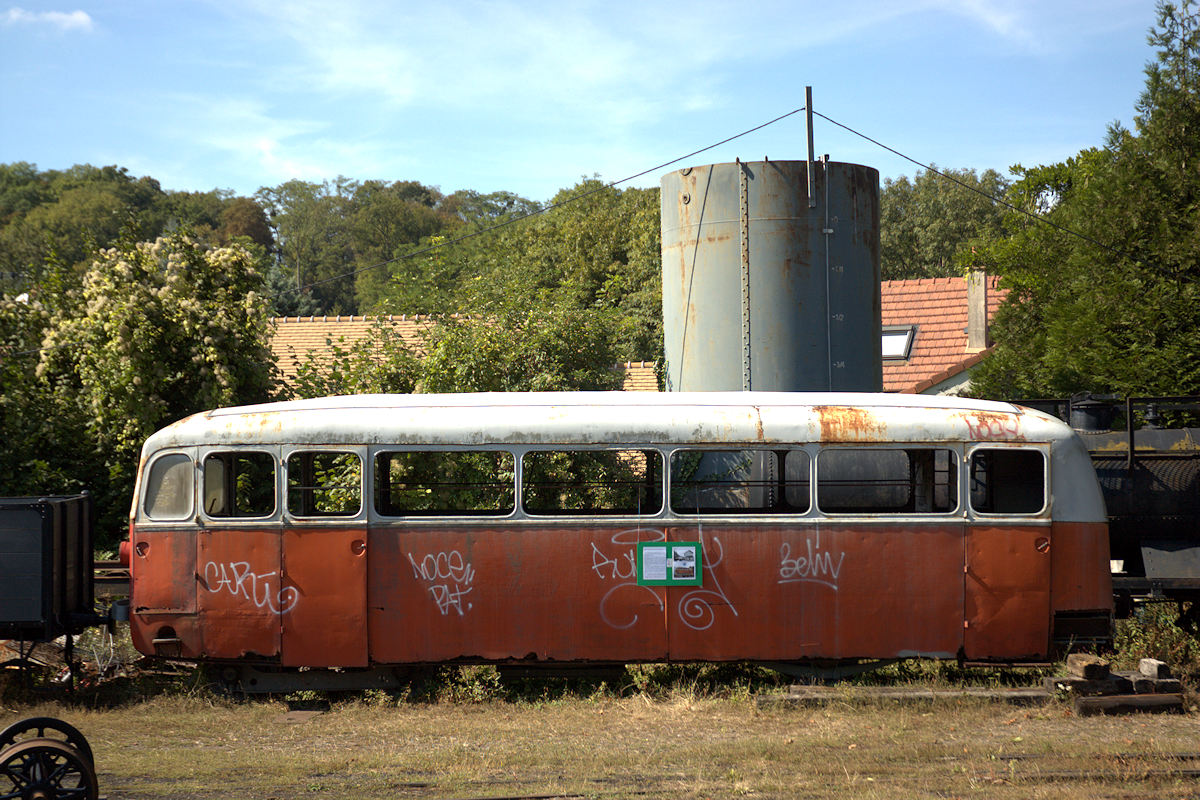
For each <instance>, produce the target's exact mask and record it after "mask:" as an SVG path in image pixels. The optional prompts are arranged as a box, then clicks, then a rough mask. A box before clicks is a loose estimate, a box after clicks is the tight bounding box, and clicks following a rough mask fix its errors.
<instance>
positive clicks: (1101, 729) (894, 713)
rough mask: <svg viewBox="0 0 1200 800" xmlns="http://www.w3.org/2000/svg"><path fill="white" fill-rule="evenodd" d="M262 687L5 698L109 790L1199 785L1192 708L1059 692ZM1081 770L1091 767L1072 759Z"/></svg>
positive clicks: (1174, 790) (271, 793) (963, 793)
mask: <svg viewBox="0 0 1200 800" xmlns="http://www.w3.org/2000/svg"><path fill="white" fill-rule="evenodd" d="M286 711H287V708H286V706H284V705H283V704H282V703H279V702H270V701H248V702H232V701H222V700H211V699H197V698H180V697H173V698H168V697H164V698H158V699H154V700H151V701H149V702H145V703H141V704H137V705H132V706H129V707H125V708H119V709H115V710H110V711H87V710H81V709H77V708H71V707H65V706H57V705H40V706H28V707H22V708H7V709H4V710H3V713H0V725H6V724H8V723H9V722H11V721H13V720H16V719H20V718H24V717H28V716H34V715H49V716H58V717H60V718H62V719H66V720H67V721H69V722H71V723H72V724H74V725H76V726H77V727H79V728H80V729H81V730H82V731H83V732H84V733H85V735H87V737H88V739H89V740H90V742H91V744H92V747H93V749H94V750H95V752H96V757H97V766H98V769H99V772H100V785H101V792H102V794H104V795H106V796H108V797H111V798H127V799H128V800H138V799H139V798H165V799H166V800H172V799H176V800H183V799H184V798H188V799H191V798H196V799H197V800H200V799H206V798H214V799H215V798H234V797H256V798H320V797H339V798H340V797H344V796H349V795H358V796H368V797H384V796H386V797H413V798H446V797H480V798H482V797H499V796H506V797H511V796H521V795H554V794H562V795H578V796H586V797H597V798H623V797H647V796H649V797H696V798H701V797H703V798H724V797H729V798H733V797H801V798H803V797H811V798H818V797H832V796H837V797H867V798H869V797H880V798H883V797H888V798H893V797H943V798H944V797H967V796H975V797H989V798H991V797H997V798H1018V797H1021V798H1024V797H1047V798H1049V797H1054V798H1060V797H1079V798H1083V797H1088V798H1091V797H1114V798H1115V797H1163V798H1168V797H1170V798H1177V797H1195V796H1197V794H1198V793H1200V791H1198V790H1200V782H1197V781H1196V780H1194V779H1185V778H1181V777H1179V776H1178V775H1176V776H1174V777H1172V776H1170V775H1166V774H1159V773H1151V772H1149V771H1150V770H1166V769H1170V768H1177V767H1179V766H1190V767H1200V763H1197V762H1179V761H1175V760H1170V761H1169V760H1166V759H1164V756H1165V755H1169V754H1177V753H1183V752H1192V753H1194V752H1196V751H1197V750H1200V746H1198V744H1197V742H1198V741H1200V736H1198V734H1200V723H1198V721H1197V718H1196V717H1195V716H1193V715H1162V716H1139V717H1119V718H1097V719H1087V720H1083V719H1077V718H1075V717H1073V716H1072V715H1071V714H1070V712H1069V710H1068V708H1067V707H1066V706H1064V705H1052V706H1049V707H1046V708H1036V709H1033V708H1030V709H1014V708H1012V707H1008V706H1003V705H997V704H992V703H988V702H986V701H980V700H964V701H960V702H937V703H926V704H922V705H907V704H896V703H893V702H891V701H877V700H871V699H868V698H866V697H865V696H864V695H863V694H862V693H861V692H858V691H857V690H848V691H847V692H846V694H845V697H844V700H843V701H842V702H839V703H837V704H835V705H832V706H827V707H824V708H820V709H800V710H788V709H776V708H772V709H759V708H758V707H757V705H756V704H755V703H753V702H749V701H747V700H745V699H728V698H726V699H711V698H697V697H692V696H674V697H670V698H668V699H665V700H651V699H648V698H646V697H645V696H635V697H630V698H620V699H614V698H602V699H573V700H558V701H555V702H548V703H511V702H488V703H482V704H471V705H460V704H451V703H433V704H416V703H400V704H393V703H380V702H366V701H358V702H345V703H338V704H334V706H333V707H332V709H331V710H330V711H329V712H327V713H324V714H320V715H318V716H315V717H312V718H310V719H309V720H308V721H306V722H303V723H288V722H284V721H282V720H283V719H284V718H285V715H286ZM1085 773H1088V774H1093V777H1088V775H1087V774H1085Z"/></svg>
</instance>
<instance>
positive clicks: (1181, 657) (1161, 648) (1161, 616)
mask: <svg viewBox="0 0 1200 800" xmlns="http://www.w3.org/2000/svg"><path fill="white" fill-rule="evenodd" d="M1179 619H1180V611H1179V609H1178V608H1177V607H1176V606H1174V605H1172V604H1170V603H1150V604H1146V605H1141V606H1138V607H1137V609H1136V610H1135V612H1134V614H1133V616H1131V617H1129V618H1128V619H1121V620H1117V623H1116V630H1115V632H1114V636H1113V649H1114V650H1115V653H1114V655H1113V659H1112V660H1113V666H1114V667H1115V668H1117V669H1137V666H1138V662H1139V661H1140V660H1141V659H1143V658H1156V659H1158V660H1159V661H1164V662H1166V663H1167V664H1169V665H1170V666H1171V669H1172V670H1174V671H1175V673H1176V674H1177V675H1183V676H1191V677H1193V678H1195V677H1200V641H1198V640H1197V639H1196V634H1195V632H1194V631H1193V632H1188V631H1185V630H1183V629H1182V628H1180V627H1179Z"/></svg>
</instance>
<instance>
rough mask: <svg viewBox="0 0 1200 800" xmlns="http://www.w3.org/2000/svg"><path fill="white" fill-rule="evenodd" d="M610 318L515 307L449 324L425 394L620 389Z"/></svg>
mask: <svg viewBox="0 0 1200 800" xmlns="http://www.w3.org/2000/svg"><path fill="white" fill-rule="evenodd" d="M615 327H616V325H615V319H614V316H613V314H612V312H611V311H606V310H600V309H587V310H579V309H576V308H573V307H571V306H568V305H547V304H545V303H523V302H521V300H520V299H516V300H514V301H513V302H512V303H510V304H508V305H506V306H505V307H504V308H502V309H496V308H493V313H492V314H490V315H488V316H486V317H482V316H481V317H465V318H464V317H458V318H453V317H451V318H443V319H442V320H441V321H439V323H438V324H436V325H435V326H434V328H433V330H432V332H431V334H430V336H429V340H428V343H427V346H428V354H427V355H426V356H425V358H424V359H423V360H422V361H421V364H420V371H419V373H418V375H419V377H418V380H417V384H416V385H417V387H418V388H419V390H420V391H422V392H467V391H469V392H518V391H534V392H544V391H585V390H611V389H619V388H620V387H621V381H622V379H623V375H622V373H621V372H620V370H618V369H617V361H618V358H617V345H616V337H615V335H614V333H615Z"/></svg>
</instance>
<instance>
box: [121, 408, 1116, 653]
mask: <svg viewBox="0 0 1200 800" xmlns="http://www.w3.org/2000/svg"><path fill="white" fill-rule="evenodd" d="M130 539H131V541H130V544H131V551H132V555H131V560H132V564H131V572H132V599H131V614H130V622H131V629H132V634H133V641H134V643H135V645H136V646H137V648H138V649H139V650H141V651H142V652H143V653H147V654H152V655H158V656H164V657H169V658H179V659H188V660H208V661H213V662H219V663H228V664H230V665H239V664H255V665H258V666H259V667H266V668H269V669H280V670H286V669H288V668H310V669H315V668H337V669H339V670H343V671H345V670H368V669H379V668H390V667H391V666H393V665H412V664H430V663H440V662H448V661H466V662H497V663H527V664H562V665H569V664H581V663H589V664H591V663H624V662H637V661H653V662H658V661H695V660H711V661H726V660H758V661H767V662H787V663H806V662H814V661H829V660H832V661H843V660H851V659H887V658H902V657H917V656H927V657H936V658H959V659H966V660H972V661H974V660H1001V661H1024V660H1041V659H1044V658H1046V657H1047V656H1049V655H1050V654H1051V652H1052V651H1053V650H1054V649H1055V646H1056V644H1064V643H1067V642H1069V641H1076V642H1079V641H1084V640H1088V641H1097V640H1103V639H1106V638H1107V636H1108V631H1109V624H1110V620H1111V613H1112V596H1113V595H1112V585H1111V580H1110V576H1109V570H1108V564H1109V550H1108V536H1107V526H1106V517H1105V509H1104V503H1103V500H1102V498H1101V494H1100V490H1099V487H1098V485H1097V481H1096V477H1095V473H1094V471H1093V469H1092V467H1091V464H1090V461H1089V458H1088V453H1087V450H1086V449H1085V448H1084V446H1083V445H1082V443H1081V442H1080V440H1079V438H1078V437H1077V436H1076V435H1075V434H1074V433H1073V432H1072V431H1071V429H1070V428H1069V427H1068V426H1066V425H1065V424H1063V423H1061V422H1060V421H1058V420H1057V419H1054V418H1053V417H1051V416H1049V415H1046V414H1043V413H1041V412H1037V411H1032V410H1030V409H1025V408H1021V407H1018V406H1013V405H1010V404H1002V403H988V402H979V401H969V400H961V399H957V398H932V397H905V396H897V395H882V394H791V393H789V394H783V393H752V392H751V393H715V394H699V393H697V394H689V393H670V394H662V395H655V394H633V393H628V394H627V393H542V394H474V395H472V394H462V395H413V396H385V395H378V396H370V395H364V396H354V397H336V398H324V399H317V400H305V401H294V402H285V403H275V404H266V405H260V406H249V407H242V408H229V409H218V410H215V411H210V412H206V413H202V414H197V415H194V416H192V417H189V418H187V419H184V420H182V421H180V422H178V423H175V424H174V425H171V426H170V427H167V428H165V429H163V430H162V431H159V432H158V433H156V434H154V435H153V436H152V437H151V438H150V439H149V440H148V441H147V442H146V444H145V446H144V448H143V451H142V460H141V465H140V468H139V477H138V483H137V490H136V494H135V498H134V503H133V508H132V511H131V529H130Z"/></svg>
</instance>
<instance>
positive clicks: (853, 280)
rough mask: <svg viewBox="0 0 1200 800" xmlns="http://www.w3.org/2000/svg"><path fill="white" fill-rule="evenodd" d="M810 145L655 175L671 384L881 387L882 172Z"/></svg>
mask: <svg viewBox="0 0 1200 800" xmlns="http://www.w3.org/2000/svg"><path fill="white" fill-rule="evenodd" d="M808 106H809V108H811V107H812V103H811V100H810V102H809V104H808ZM809 130H810V131H811V124H810V128H809ZM809 142H810V144H809V160H808V161H769V160H764V161H759V162H743V161H738V162H735V163H732V164H711V165H708V166H700V167H687V168H685V169H680V170H676V171H674V172H671V173H668V174H667V175H664V176H663V177H662V179H661V189H662V199H661V204H662V209H661V210H662V255H663V265H662V268H663V323H664V338H665V345H666V362H667V363H666V381H667V389H668V390H669V391H739V390H744V391H748V390H751V389H754V390H769V391H880V389H881V387H882V382H883V377H882V375H883V361H882V355H881V352H880V297H879V172H878V171H877V170H875V169H873V168H871V167H865V166H862V165H859V164H843V163H835V162H831V161H829V159H828V156H826V157H824V158H821V159H820V160H816V159H813V158H812V144H811V134H810V136H809Z"/></svg>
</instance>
